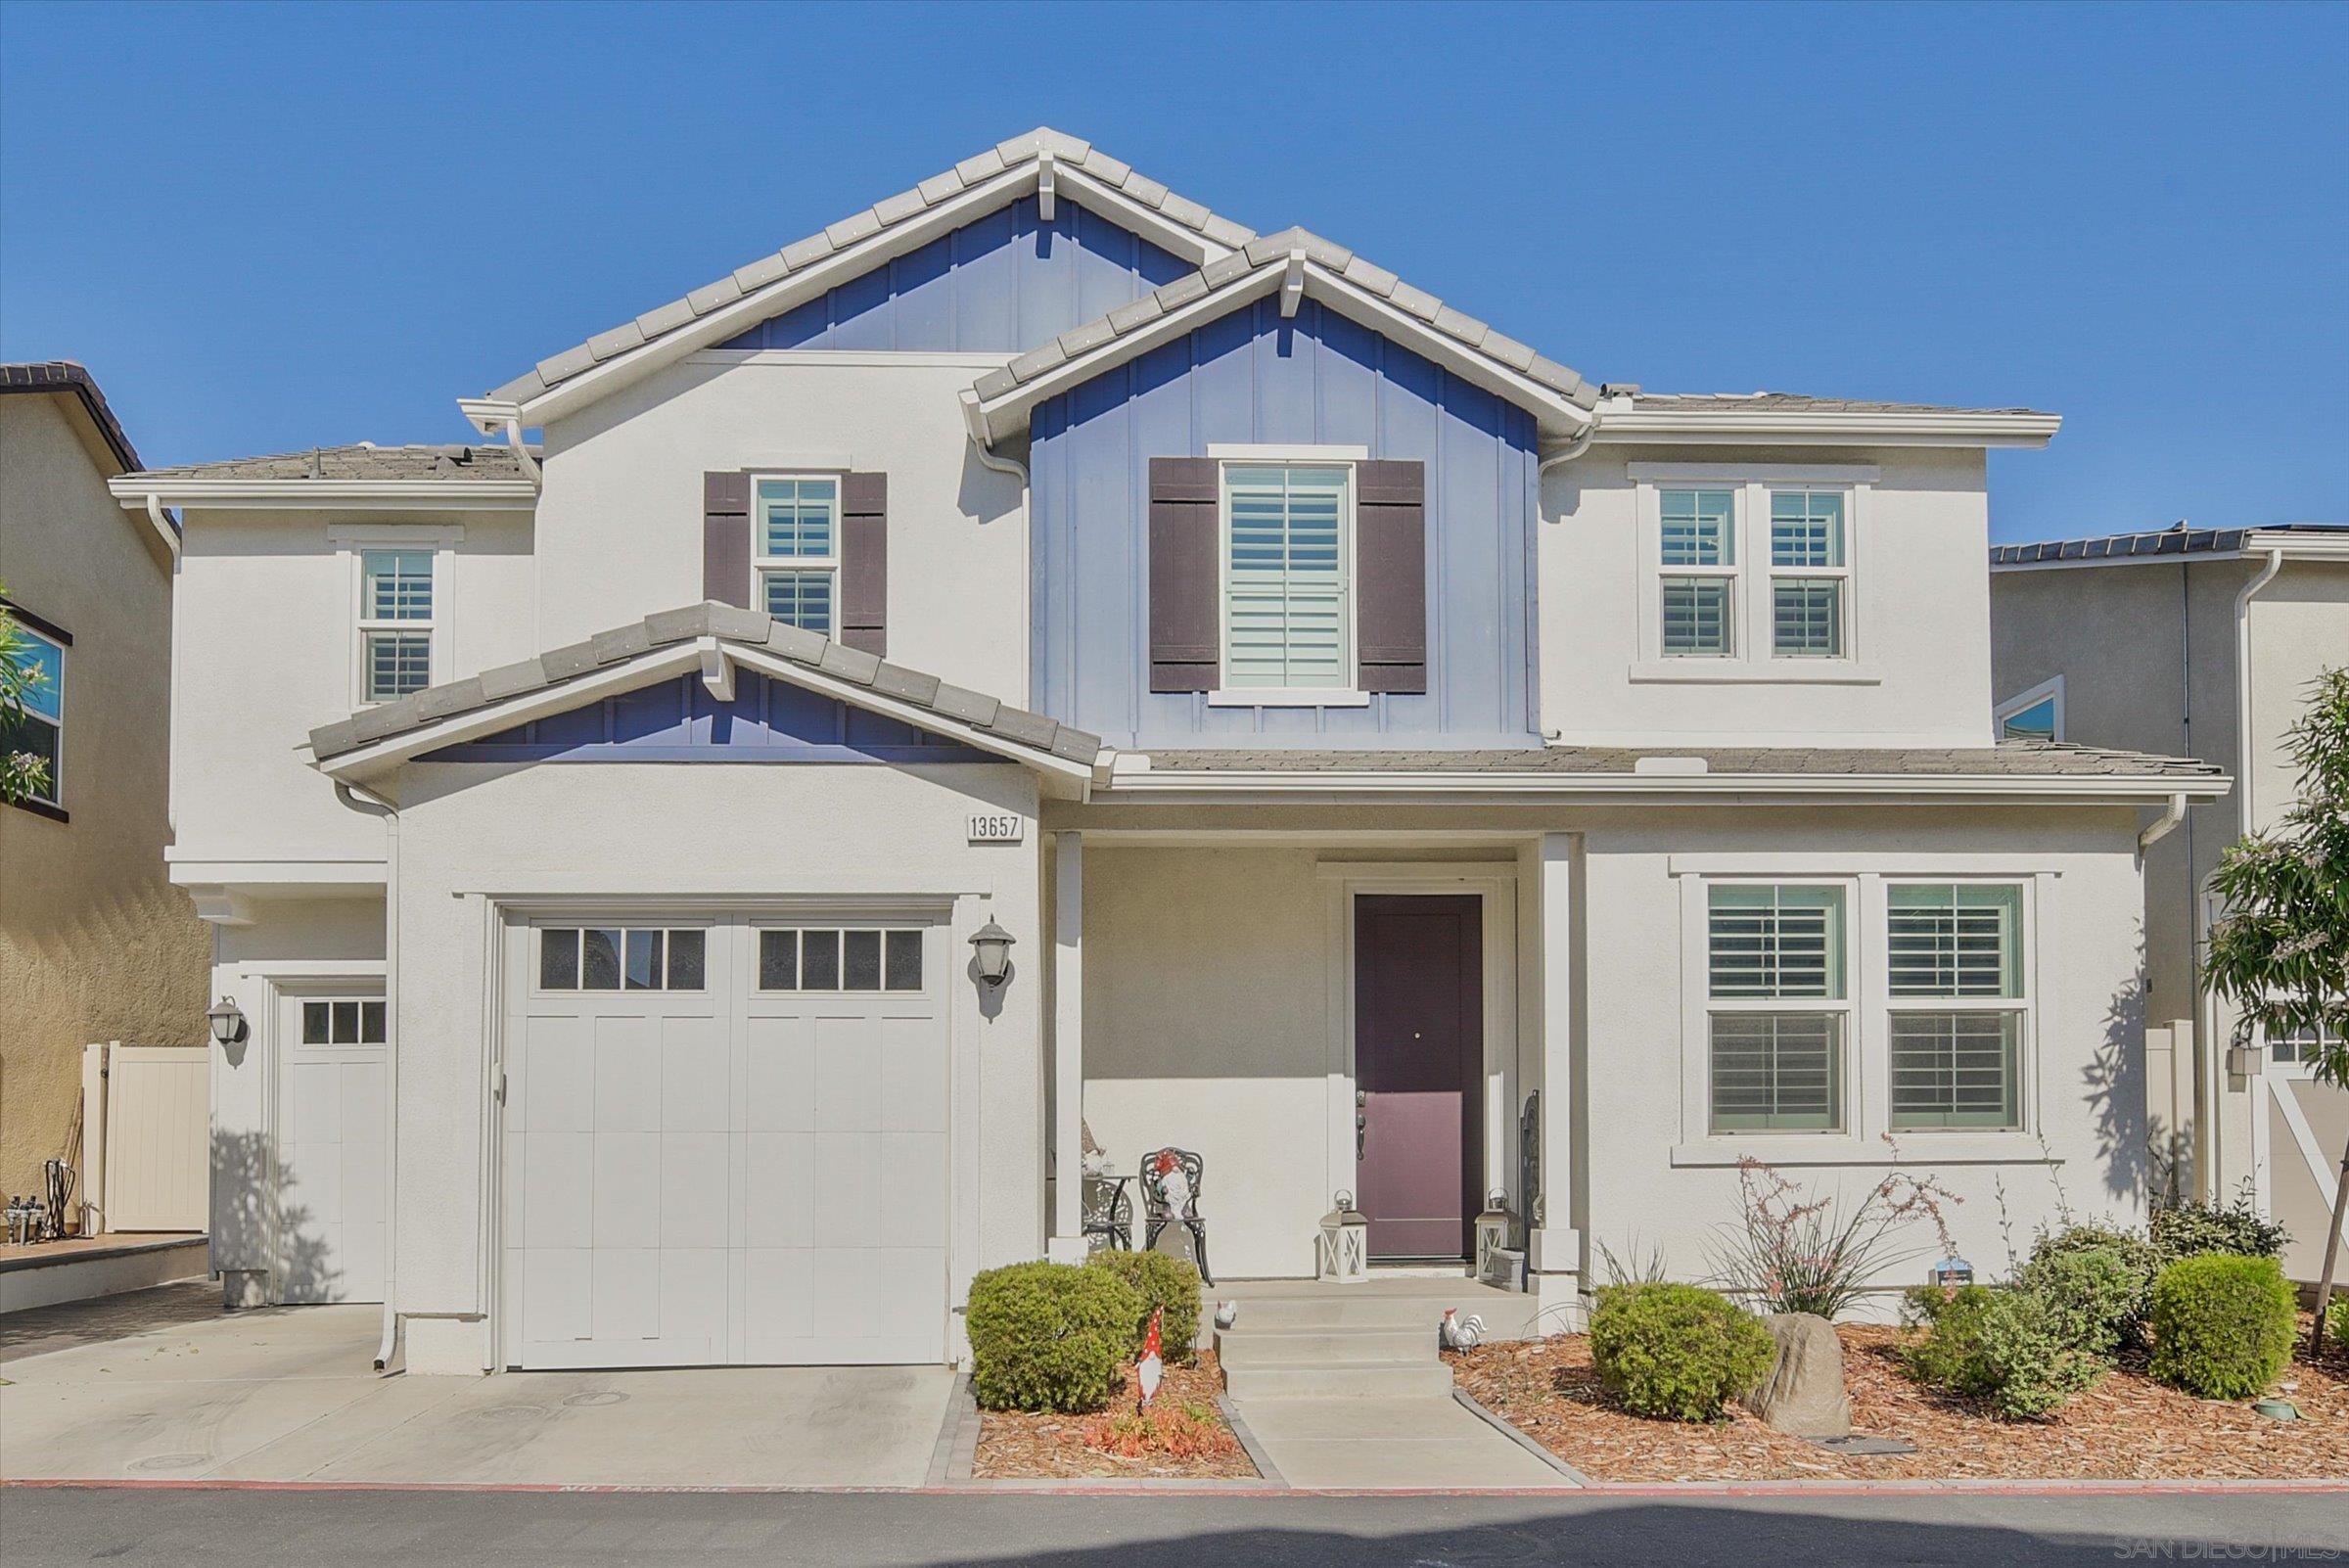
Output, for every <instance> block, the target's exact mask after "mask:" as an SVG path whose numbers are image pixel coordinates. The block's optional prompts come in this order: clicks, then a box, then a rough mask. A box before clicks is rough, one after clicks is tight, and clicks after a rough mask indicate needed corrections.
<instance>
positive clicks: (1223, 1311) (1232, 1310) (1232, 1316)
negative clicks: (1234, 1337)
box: [1216, 1301, 1240, 1328]
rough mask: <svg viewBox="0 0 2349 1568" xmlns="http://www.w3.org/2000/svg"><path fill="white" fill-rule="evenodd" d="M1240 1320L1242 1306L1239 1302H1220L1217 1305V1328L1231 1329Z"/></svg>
mask: <svg viewBox="0 0 2349 1568" xmlns="http://www.w3.org/2000/svg"><path fill="white" fill-rule="evenodd" d="M1239 1320H1240V1304H1239V1303H1238V1302H1236V1301H1220V1302H1218V1303H1216V1326H1217V1327H1218V1328H1229V1327H1230V1326H1231V1325H1232V1324H1234V1323H1236V1322H1238V1321H1239Z"/></svg>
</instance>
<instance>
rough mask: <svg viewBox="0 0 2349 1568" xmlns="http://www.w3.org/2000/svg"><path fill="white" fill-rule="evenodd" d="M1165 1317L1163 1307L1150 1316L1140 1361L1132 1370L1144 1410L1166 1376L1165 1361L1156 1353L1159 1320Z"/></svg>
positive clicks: (1157, 1349)
mask: <svg viewBox="0 0 2349 1568" xmlns="http://www.w3.org/2000/svg"><path fill="white" fill-rule="evenodd" d="M1166 1315H1167V1310H1166V1309H1165V1308H1164V1307H1161V1308H1159V1309H1158V1310H1157V1311H1155V1312H1153V1313H1152V1314H1150V1332H1149V1334H1148V1335H1147V1336H1146V1337H1145V1338H1144V1339H1143V1340H1142V1360H1141V1362H1140V1364H1138V1365H1137V1366H1135V1367H1134V1369H1133V1373H1134V1378H1135V1380H1136V1381H1137V1382H1139V1383H1140V1384H1141V1385H1142V1408H1143V1409H1145V1410H1146V1409H1148V1408H1149V1407H1150V1402H1151V1400H1152V1399H1154V1398H1156V1397H1157V1394H1158V1381H1159V1379H1160V1378H1161V1377H1163V1376H1164V1375H1166V1369H1167V1366H1166V1361H1165V1360H1164V1359H1163V1358H1162V1357H1160V1355H1159V1353H1158V1352H1159V1338H1158V1325H1159V1319H1161V1318H1163V1317H1165V1316H1166Z"/></svg>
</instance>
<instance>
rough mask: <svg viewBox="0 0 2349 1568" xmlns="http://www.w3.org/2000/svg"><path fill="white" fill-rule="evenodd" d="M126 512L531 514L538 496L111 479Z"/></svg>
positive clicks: (506, 487) (307, 483)
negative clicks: (155, 503)
mask: <svg viewBox="0 0 2349 1568" xmlns="http://www.w3.org/2000/svg"><path fill="white" fill-rule="evenodd" d="M108 488H109V489H112V490H113V491H114V493H115V497H116V499H118V500H120V501H121V503H122V509H123V510H124V511H141V510H144V509H145V508H146V506H147V501H148V497H150V496H154V497H156V498H157V499H158V500H160V501H161V503H162V504H163V505H165V506H176V507H179V508H181V509H183V510H185V509H189V508H199V507H226V508H234V509H235V510H238V511H321V510H330V511H337V512H365V511H387V512H529V511H531V510H534V509H535V508H536V506H537V504H538V492H537V490H536V489H535V488H534V487H532V485H531V484H530V481H529V480H526V479H512V480H463V481H456V482H450V481H446V480H262V479H213V480H147V481H143V482H135V483H134V482H131V481H127V480H115V481H110V482H109V484H108Z"/></svg>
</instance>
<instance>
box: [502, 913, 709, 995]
mask: <svg viewBox="0 0 2349 1568" xmlns="http://www.w3.org/2000/svg"><path fill="white" fill-rule="evenodd" d="M709 941H710V933H709V932H708V931H706V930H704V929H703V928H701V927H699V926H673V927H661V926H546V927H543V928H541V929H540V931H539V933H538V989H539V990H540V991H542V992H546V991H564V992H568V991H700V990H702V989H704V987H705V985H706V984H707V981H706V979H705V976H706V973H707V962H708V948H709Z"/></svg>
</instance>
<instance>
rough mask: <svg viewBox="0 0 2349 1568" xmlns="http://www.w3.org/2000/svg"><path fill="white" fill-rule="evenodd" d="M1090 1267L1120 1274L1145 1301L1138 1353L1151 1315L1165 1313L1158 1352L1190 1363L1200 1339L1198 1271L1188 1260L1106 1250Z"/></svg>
mask: <svg viewBox="0 0 2349 1568" xmlns="http://www.w3.org/2000/svg"><path fill="white" fill-rule="evenodd" d="M1085 1266H1086V1267H1087V1268H1100V1269H1104V1270H1106V1271H1108V1272H1110V1273H1113V1274H1115V1275H1117V1276H1118V1277H1119V1278H1120V1279H1123V1280H1124V1281H1126V1283H1127V1284H1128V1286H1130V1287H1131V1288H1132V1290H1133V1293H1134V1294H1135V1295H1137V1296H1139V1297H1141V1298H1142V1315H1141V1319H1140V1321H1139V1322H1138V1324H1137V1325H1136V1326H1135V1328H1134V1331H1133V1343H1134V1346H1135V1349H1136V1351H1137V1353H1138V1351H1139V1349H1140V1346H1141V1343H1142V1338H1143V1336H1144V1335H1145V1334H1147V1333H1148V1332H1149V1330H1150V1314H1151V1313H1152V1312H1154V1311H1156V1310H1157V1309H1160V1308H1164V1309H1165V1310H1166V1314H1167V1315H1166V1317H1165V1318H1164V1319H1162V1320H1161V1322H1160V1324H1159V1330H1158V1342H1159V1353H1160V1354H1161V1355H1163V1356H1164V1357H1165V1358H1166V1359H1167V1360H1169V1361H1170V1362H1176V1361H1188V1360H1190V1359H1191V1358H1192V1356H1193V1354H1194V1350H1193V1347H1192V1343H1191V1342H1192V1341H1193V1340H1196V1339H1197V1338H1198V1337H1199V1270H1198V1269H1197V1268H1194V1267H1193V1266H1192V1265H1191V1264H1190V1262H1189V1261H1188V1260H1186V1259H1182V1258H1176V1257H1174V1256H1173V1255H1171V1254H1169V1253H1163V1252H1128V1251H1126V1250H1125V1249H1123V1248H1120V1247H1105V1248H1103V1249H1102V1250H1101V1251H1099V1252H1096V1253H1094V1254H1093V1255H1092V1256H1091V1257H1090V1258H1088V1259H1086V1260H1085Z"/></svg>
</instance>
